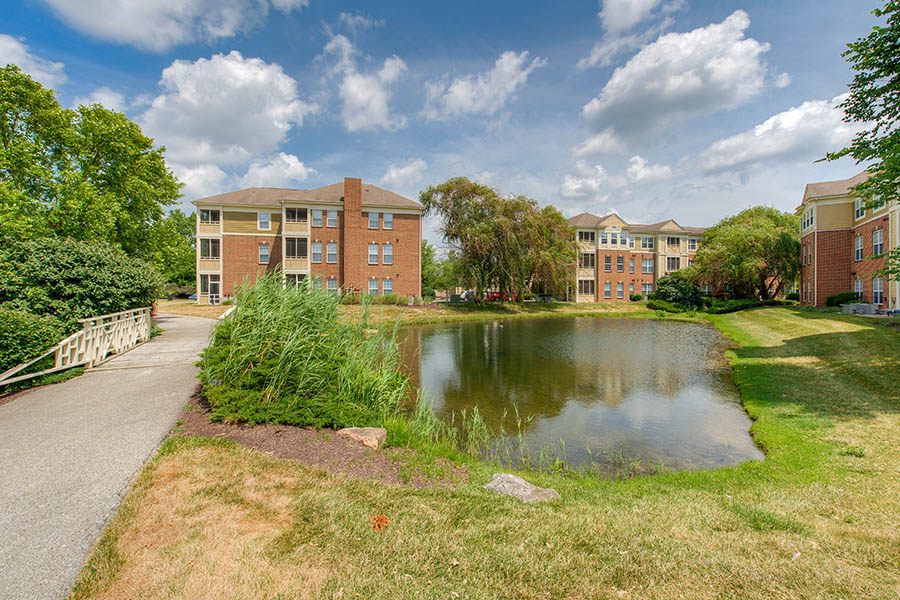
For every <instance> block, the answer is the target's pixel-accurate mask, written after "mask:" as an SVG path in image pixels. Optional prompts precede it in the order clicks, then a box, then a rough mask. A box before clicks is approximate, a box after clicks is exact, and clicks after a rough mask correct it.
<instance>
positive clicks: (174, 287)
mask: <svg viewBox="0 0 900 600" xmlns="http://www.w3.org/2000/svg"><path fill="white" fill-rule="evenodd" d="M196 291H197V288H196V287H195V286H194V285H179V284H177V283H172V282H169V283H167V284H166V285H165V286H163V291H162V295H163V296H172V297H173V298H187V297H188V296H190V295H191V294H193V293H195V292H196Z"/></svg>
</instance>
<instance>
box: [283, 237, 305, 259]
mask: <svg viewBox="0 0 900 600" xmlns="http://www.w3.org/2000/svg"><path fill="white" fill-rule="evenodd" d="M291 242H293V244H292V243H291ZM292 245H293V246H294V253H293V254H291V250H290V248H291V246H292ZM301 248H302V249H303V252H300V249H301ZM308 250H309V247H308V245H307V240H306V238H305V237H295V236H290V237H286V238H284V257H285V258H291V259H305V258H306V257H307V256H309V253H308Z"/></svg>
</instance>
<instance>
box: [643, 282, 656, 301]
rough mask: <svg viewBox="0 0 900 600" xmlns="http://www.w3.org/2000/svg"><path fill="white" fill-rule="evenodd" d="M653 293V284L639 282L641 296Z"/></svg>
mask: <svg viewBox="0 0 900 600" xmlns="http://www.w3.org/2000/svg"><path fill="white" fill-rule="evenodd" d="M652 293H653V284H652V283H642V284H641V296H644V297H645V298H646V297H647V296H648V295H650V294H652Z"/></svg>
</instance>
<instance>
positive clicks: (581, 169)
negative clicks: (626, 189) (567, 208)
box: [560, 160, 627, 202]
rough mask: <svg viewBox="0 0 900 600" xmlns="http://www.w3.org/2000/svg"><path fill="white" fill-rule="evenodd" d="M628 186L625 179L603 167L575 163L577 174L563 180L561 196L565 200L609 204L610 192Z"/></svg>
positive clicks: (584, 162) (583, 162)
mask: <svg viewBox="0 0 900 600" xmlns="http://www.w3.org/2000/svg"><path fill="white" fill-rule="evenodd" d="M626 184H627V181H626V180H625V178H624V177H622V176H618V175H613V174H610V173H609V172H608V171H607V170H606V169H604V168H603V166H602V165H591V164H589V163H587V162H586V161H583V160H579V161H576V162H575V174H573V175H566V176H565V177H564V178H563V182H562V186H561V188H560V194H561V195H562V196H563V198H585V199H589V200H592V201H594V202H607V201H608V200H609V197H610V196H609V193H608V192H609V191H610V190H611V189H614V188H621V187H623V186H625V185H626Z"/></svg>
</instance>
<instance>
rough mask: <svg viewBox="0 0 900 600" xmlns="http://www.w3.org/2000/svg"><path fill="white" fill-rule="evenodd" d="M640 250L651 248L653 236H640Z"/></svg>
mask: <svg viewBox="0 0 900 600" xmlns="http://www.w3.org/2000/svg"><path fill="white" fill-rule="evenodd" d="M641 250H653V238H652V237H642V238H641Z"/></svg>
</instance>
